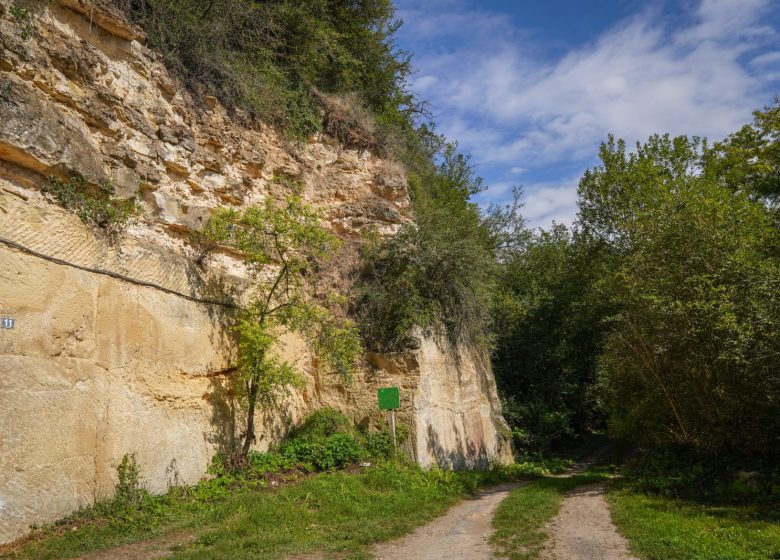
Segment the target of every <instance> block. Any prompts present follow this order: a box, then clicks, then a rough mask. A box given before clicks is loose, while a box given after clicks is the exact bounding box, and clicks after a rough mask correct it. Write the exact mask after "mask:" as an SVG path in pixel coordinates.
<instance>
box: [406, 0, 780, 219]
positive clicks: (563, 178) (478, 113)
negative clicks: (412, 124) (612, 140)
mask: <svg viewBox="0 0 780 560" xmlns="http://www.w3.org/2000/svg"><path fill="white" fill-rule="evenodd" d="M395 3H396V6H397V7H398V15H399V16H400V17H401V18H402V19H403V20H404V25H403V26H402V28H401V30H400V31H399V36H398V43H399V46H400V47H401V48H403V49H405V50H407V51H410V52H412V53H414V57H413V59H412V61H413V64H414V67H415V69H416V73H415V74H414V76H413V77H412V87H413V89H414V90H415V91H416V92H417V93H418V95H419V96H420V97H422V98H423V99H427V100H429V101H430V102H431V104H432V109H433V112H434V117H435V121H436V122H437V124H438V126H439V131H440V132H442V133H444V134H445V135H446V136H447V137H448V138H449V139H450V140H456V141H458V142H459V144H460V146H461V148H462V150H463V151H465V152H467V153H470V154H471V155H472V162H473V163H474V164H475V165H476V168H477V172H478V173H479V174H480V175H481V176H483V177H484V178H485V180H486V183H487V184H488V186H489V188H488V190H487V191H486V192H484V193H482V194H480V195H479V196H478V198H477V200H478V202H480V204H483V205H486V204H488V203H490V202H498V203H501V202H505V201H508V200H509V199H511V192H512V187H513V186H522V187H523V190H524V192H525V196H524V201H525V207H524V210H523V213H524V215H525V216H526V217H527V218H528V219H529V221H530V223H531V225H533V226H537V227H547V226H549V225H550V224H551V223H552V221H557V222H559V223H571V221H572V220H573V219H574V217H575V215H576V198H577V197H576V188H577V181H578V179H579V177H580V176H581V174H582V172H583V171H584V170H585V169H586V168H587V167H590V166H592V165H594V164H595V163H596V159H595V155H596V153H597V151H598V147H599V144H600V142H601V141H602V140H604V138H605V137H606V135H607V134H608V133H609V132H613V133H614V134H615V135H616V136H619V137H622V138H624V139H626V140H627V141H628V142H630V143H632V144H633V143H634V142H636V141H637V140H641V139H645V138H647V137H648V136H649V135H650V134H653V133H656V132H658V133H663V132H670V133H672V134H691V135H693V134H696V135H700V136H706V137H708V138H710V139H719V138H722V137H723V136H725V135H726V134H728V133H729V132H731V131H734V130H736V129H737V128H739V127H740V126H741V125H742V124H744V123H746V122H749V121H750V120H751V112H752V111H753V110H754V109H755V108H758V107H761V106H763V105H765V104H767V103H770V102H771V101H772V99H773V97H774V96H775V95H777V94H780V2H777V1H772V0H690V1H672V0H668V1H662V0H659V1H656V2H646V1H644V2H639V1H636V0H585V1H583V0H580V1H576V0H547V1H542V0H536V1H533V2H532V1H524V2H521V1H517V2H499V1H496V0H488V1H483V2H476V1H472V0H428V1H418V2H413V1H410V0H396V2H395Z"/></svg>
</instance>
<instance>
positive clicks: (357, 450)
mask: <svg viewBox="0 0 780 560" xmlns="http://www.w3.org/2000/svg"><path fill="white" fill-rule="evenodd" d="M281 454H282V455H283V456H284V457H286V458H287V459H288V460H290V461H294V462H295V463H297V464H300V465H301V466H302V467H303V468H305V469H306V470H308V471H328V470H333V469H340V468H344V467H346V466H347V465H349V464H350V463H353V462H355V461H357V460H358V459H360V458H361V457H362V456H363V455H364V454H365V451H364V449H363V447H362V446H361V445H360V444H359V443H358V441H357V439H355V437H354V436H352V435H349V434H333V435H331V436H328V437H326V438H321V439H311V440H300V439H293V440H291V441H288V442H287V443H285V444H284V445H282V447H281Z"/></svg>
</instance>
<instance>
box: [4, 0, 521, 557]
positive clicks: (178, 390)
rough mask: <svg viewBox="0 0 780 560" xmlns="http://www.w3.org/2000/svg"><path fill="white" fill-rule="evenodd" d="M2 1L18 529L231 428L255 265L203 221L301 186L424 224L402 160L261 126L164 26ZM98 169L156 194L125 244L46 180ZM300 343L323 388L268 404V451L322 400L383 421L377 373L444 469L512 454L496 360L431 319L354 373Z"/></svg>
mask: <svg viewBox="0 0 780 560" xmlns="http://www.w3.org/2000/svg"><path fill="white" fill-rule="evenodd" d="M11 6H12V4H11V3H10V2H9V0H0V45H2V54H1V55H0V315H2V316H3V317H12V318H14V319H15V321H16V323H15V328H14V329H2V330H0V543H2V542H6V541H9V540H11V539H14V538H16V537H18V536H20V535H21V534H23V533H24V532H25V531H26V529H27V527H28V526H29V525H30V524H33V523H35V524H40V523H43V522H49V521H53V520H54V519H56V518H58V517H61V516H62V515H64V514H67V513H68V512H70V511H72V510H74V509H76V508H78V507H79V506H83V505H87V504H90V503H92V502H93V501H94V500H95V499H97V498H100V497H103V496H106V495H109V494H110V493H111V491H112V489H113V487H114V485H115V482H116V481H115V476H116V475H115V473H116V466H117V464H118V462H119V461H120V460H121V458H122V456H123V455H124V454H125V453H129V452H135V453H136V454H137V458H138V461H139V463H140V465H141V466H142V469H143V476H144V479H145V482H146V485H147V486H148V488H149V489H150V490H152V491H155V492H162V491H165V489H166V487H167V486H168V485H169V484H174V483H192V482H195V481H197V480H198V479H199V478H200V477H201V476H203V474H204V472H205V469H206V466H207V465H208V462H209V460H210V458H211V456H212V455H213V454H214V453H215V451H216V450H218V449H219V447H220V446H221V445H224V444H225V443H226V442H225V439H226V438H227V437H228V434H227V433H226V426H227V425H228V424H229V421H230V415H231V414H232V409H231V398H232V397H231V394H230V392H229V390H228V383H227V380H228V378H229V376H230V374H231V371H232V368H233V365H234V362H233V355H232V352H233V350H232V348H233V346H232V341H231V338H230V333H229V331H228V330H226V329H225V325H228V324H229V323H230V314H231V313H232V308H231V306H230V303H229V301H227V300H226V299H225V298H224V296H222V295H220V294H221V293H222V292H221V291H220V289H219V287H220V284H221V283H222V282H224V281H227V280H229V281H232V282H235V281H239V282H240V281H241V278H242V274H243V273H242V268H241V266H240V263H239V262H238V261H236V260H235V259H233V258H231V256H230V255H226V254H225V255H217V256H215V257H214V258H213V259H212V262H211V264H212V266H211V267H210V268H211V269H212V272H211V273H207V272H205V271H204V270H203V269H202V268H201V267H199V266H197V265H196V264H194V259H193V248H192V247H191V246H190V241H189V240H190V235H189V233H190V232H192V231H196V230H197V229H198V228H199V227H201V226H202V224H203V223H204V221H205V220H206V219H207V218H208V215H209V213H210V212H211V211H212V209H213V208H215V207H217V206H219V205H235V206H242V205H250V204H254V203H257V202H259V201H262V200H263V199H264V198H265V197H267V196H272V197H273V196H280V195H281V194H283V193H280V192H278V190H279V189H280V187H279V185H278V184H277V182H275V181H274V177H278V176H280V175H283V176H288V177H295V178H296V179H297V180H300V181H301V182H302V184H303V185H304V197H305V199H306V200H307V201H308V202H309V203H311V204H314V205H316V206H318V207H320V208H322V209H323V210H324V212H325V215H326V218H327V221H328V222H329V224H330V225H331V227H332V228H333V229H334V231H336V232H337V233H338V234H339V235H341V236H342V237H344V238H346V239H349V238H350V237H355V236H356V235H358V234H359V232H360V230H361V229H362V228H365V227H367V226H372V227H376V228H378V229H379V230H380V231H381V232H382V233H384V234H392V233H393V232H394V231H396V230H397V228H398V227H399V225H400V224H401V223H403V222H404V221H405V220H409V219H411V218H410V214H409V197H408V192H407V188H406V181H405V178H404V174H403V171H402V169H401V168H400V167H399V166H398V165H395V164H393V163H392V162H388V161H383V160H381V159H379V158H377V157H375V156H374V155H372V154H370V153H369V152H365V151H357V150H351V149H345V148H343V147H342V146H340V145H339V144H338V143H337V142H335V141H334V140H333V139H332V138H328V137H326V136H320V137H317V138H312V139H311V141H310V142H309V143H307V144H306V145H305V146H302V147H292V146H289V145H288V143H287V142H285V141H284V139H282V138H280V137H279V136H278V135H277V134H276V133H275V132H274V131H272V130H270V129H267V128H265V127H262V126H260V125H257V126H254V127H246V126H240V125H239V124H237V123H236V122H234V121H233V120H232V119H231V118H230V117H229V116H228V115H227V114H226V112H225V111H224V110H223V109H222V108H221V107H220V106H219V104H218V103H217V102H216V101H215V100H209V102H210V107H209V109H208V110H200V109H197V108H196V107H195V106H194V105H193V103H192V102H191V100H190V99H189V98H188V96H187V94H186V93H185V92H184V91H183V90H182V89H181V88H179V87H177V85H176V83H175V82H174V81H173V80H172V79H171V78H170V77H169V75H168V73H167V72H166V70H165V68H164V66H163V65H162V64H161V62H160V61H159V59H158V57H157V56H155V54H154V53H153V52H151V51H150V50H149V49H147V48H146V47H144V45H143V33H142V32H141V31H140V30H138V29H135V28H133V27H132V26H131V25H128V24H127V23H126V22H124V21H123V20H122V19H121V18H119V17H117V16H116V15H115V14H112V13H111V11H110V10H106V9H104V8H101V7H100V6H99V5H92V4H91V3H87V2H86V1H85V0H60V2H59V4H57V3H48V4H45V5H43V6H42V7H41V8H40V9H37V10H35V12H34V13H33V14H32V15H31V16H29V18H27V19H25V20H24V21H22V19H21V18H19V17H18V14H14V12H13V11H12V10H11ZM71 173H79V174H81V175H83V176H84V177H85V178H86V179H87V180H89V181H92V182H96V183H97V182H99V181H102V180H110V181H111V182H112V183H113V184H114V185H115V187H116V189H117V192H118V193H119V194H120V195H122V196H125V197H129V196H133V195H138V196H139V198H140V200H141V205H142V208H143V216H142V218H141V219H140V220H138V221H137V222H136V223H134V224H133V225H132V226H131V227H130V228H129V230H128V231H127V232H126V234H125V235H123V236H122V237H121V238H120V239H119V240H118V241H113V242H109V241H108V240H107V239H105V238H104V237H103V236H101V235H100V234H99V233H96V232H94V231H92V230H91V229H89V228H87V227H86V226H85V225H84V224H83V223H82V222H81V221H80V220H79V218H78V217H76V216H74V215H73V214H71V213H69V212H67V211H65V210H63V209H62V208H60V207H59V206H57V205H55V204H53V203H52V202H50V201H49V200H48V199H47V198H46V197H45V196H44V194H42V192H41V190H40V185H41V184H42V183H43V182H44V181H45V178H46V177H47V176H49V175H59V176H63V177H64V176H67V175H69V174H71ZM284 351H285V354H286V356H287V357H288V359H290V360H292V361H294V362H295V363H296V364H297V365H298V368H299V369H300V370H301V371H302V372H303V373H304V374H305V377H306V386H305V388H304V389H302V390H301V391H299V392H298V393H297V394H296V395H294V396H293V397H292V398H291V399H290V400H289V402H287V403H286V404H285V406H284V409H283V410H277V411H267V412H265V413H259V415H258V425H259V433H260V434H262V436H261V437H260V441H259V442H258V446H259V447H260V448H266V447H267V446H268V445H269V444H271V443H272V442H274V441H277V440H278V439H279V437H280V436H281V435H282V434H283V432H284V430H285V429H286V428H287V427H288V426H289V425H290V422H293V421H295V420H297V419H298V418H300V417H301V416H303V415H305V414H306V413H307V412H309V411H311V410H313V409H316V408H320V407H323V406H333V407H336V408H339V409H341V410H343V411H344V412H345V413H346V414H348V415H349V416H350V417H351V418H352V419H353V420H354V421H355V422H362V423H364V424H371V425H374V426H378V425H381V424H382V423H383V418H382V416H381V415H380V413H379V412H378V411H377V410H376V404H375V394H376V389H377V388H378V387H381V386H387V385H399V386H400V387H401V390H402V395H403V409H402V411H401V418H400V419H401V421H403V422H406V423H407V424H409V426H410V427H411V428H412V430H411V432H412V437H411V440H412V441H411V442H410V444H409V445H410V450H411V451H412V452H413V453H414V455H415V457H416V458H417V460H418V461H419V462H420V463H422V464H424V465H432V464H440V465H454V466H458V467H466V466H479V465H484V464H486V463H487V461H489V460H491V459H495V460H498V461H507V460H511V453H510V450H509V445H508V442H507V439H506V434H505V427H504V423H503V419H502V418H501V412H500V406H499V404H498V400H497V397H496V390H495V383H494V380H493V376H492V373H491V371H490V367H489V364H488V363H487V362H486V361H485V359H484V357H483V356H481V355H479V353H478V352H476V351H475V350H473V349H470V348H460V349H454V348H451V347H450V346H449V345H448V344H446V343H443V342H441V341H437V340H436V339H435V338H433V337H431V336H423V337H422V344H421V347H420V348H419V349H418V350H416V351H413V352H409V353H408V354H404V355H395V356H380V355H371V356H368V359H367V363H366V366H365V368H363V370H362V371H361V373H360V374H359V375H358V376H357V378H356V379H355V380H354V382H353V383H352V384H351V385H350V386H343V385H342V384H340V383H339V381H338V380H337V379H336V378H335V377H333V376H331V375H329V374H327V373H325V372H323V371H321V370H319V369H318V368H317V363H316V360H314V359H313V358H312V356H310V355H309V354H308V352H307V351H306V349H305V347H304V346H303V344H301V342H300V341H299V340H297V339H295V338H293V337H287V340H286V346H285V350H284Z"/></svg>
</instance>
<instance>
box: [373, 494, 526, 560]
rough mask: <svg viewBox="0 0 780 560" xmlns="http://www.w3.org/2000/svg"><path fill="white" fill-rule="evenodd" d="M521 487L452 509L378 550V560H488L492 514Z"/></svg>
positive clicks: (380, 546) (491, 555) (473, 499)
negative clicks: (512, 492) (502, 501)
mask: <svg viewBox="0 0 780 560" xmlns="http://www.w3.org/2000/svg"><path fill="white" fill-rule="evenodd" d="M517 486H519V484H517V483H515V484H502V485H500V486H496V487H495V488H492V489H490V490H486V491H483V492H481V493H479V494H477V495H476V496H474V497H473V498H470V499H468V500H465V501H464V502H461V503H460V504H458V505H456V506H455V507H453V508H451V509H450V510H449V511H448V512H447V513H446V514H445V515H443V516H441V517H439V518H437V519H435V520H433V521H432V522H431V523H429V524H427V525H424V526H423V527H420V528H419V529H417V530H416V531H415V532H414V533H411V534H409V535H407V536H405V537H402V538H400V539H398V540H396V541H391V542H388V543H384V544H382V545H379V546H377V547H376V548H375V549H374V554H375V556H376V558H377V560H456V559H459V558H464V559H465V558H468V559H469V560H489V559H490V558H493V548H492V547H491V546H490V543H489V542H488V539H489V538H490V535H491V533H492V532H493V528H492V526H491V522H492V520H493V514H494V513H495V511H496V508H497V507H498V504H500V503H501V500H503V499H504V498H506V497H507V495H509V493H510V492H511V491H512V490H514V489H515V488H517Z"/></svg>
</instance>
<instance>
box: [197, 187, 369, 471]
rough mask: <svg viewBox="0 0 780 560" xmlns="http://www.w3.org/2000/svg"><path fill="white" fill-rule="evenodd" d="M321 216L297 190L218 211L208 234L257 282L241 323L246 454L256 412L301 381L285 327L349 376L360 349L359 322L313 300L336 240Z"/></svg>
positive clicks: (240, 364)
mask: <svg viewBox="0 0 780 560" xmlns="http://www.w3.org/2000/svg"><path fill="white" fill-rule="evenodd" d="M321 219H322V218H321V215H320V214H319V212H317V211H316V210H313V209H312V208H310V207H309V206H307V205H306V204H304V203H303V202H302V200H301V198H300V197H299V196H298V195H292V196H291V197H289V198H288V199H287V201H286V202H285V203H284V204H283V205H277V204H274V203H273V202H272V201H270V200H269V201H268V202H267V203H266V204H265V205H264V206H261V207H252V208H248V209H246V210H243V211H238V210H233V209H220V210H218V211H216V212H215V214H214V215H213V216H212V218H211V220H210V221H209V223H208V225H207V226H206V228H205V229H204V232H203V237H204V239H207V240H210V241H212V242H216V243H218V244H220V245H222V246H227V247H230V248H232V249H233V250H235V251H237V252H239V254H241V255H242V256H243V259H244V262H245V263H246V266H247V268H248V269H249V272H250V275H251V278H252V283H251V285H250V286H249V288H248V290H247V293H246V294H244V297H243V300H244V301H245V305H244V306H243V308H242V310H241V313H240V317H239V320H238V322H237V325H236V332H237V334H238V372H239V379H240V381H241V384H242V387H243V394H244V397H245V399H246V431H245V432H244V436H243V445H242V449H241V452H242V454H243V455H244V456H246V454H247V453H248V452H249V450H250V447H251V445H252V443H253V442H254V441H255V423H254V421H255V409H256V407H257V405H258V403H260V404H266V405H269V404H273V403H275V402H276V401H277V400H278V399H279V398H281V397H284V396H285V395H287V394H289V391H290V389H291V388H292V387H295V386H296V385H298V384H299V383H300V379H299V376H298V373H297V372H296V371H295V369H294V368H293V367H292V366H291V365H290V364H288V363H287V362H284V361H283V360H282V359H281V358H280V357H279V355H278V352H276V350H277V349H278V344H279V335H280V334H281V333H282V332H285V331H293V332H297V333H299V334H301V335H302V336H303V337H304V338H305V339H306V340H308V341H309V343H310V345H311V347H312V349H313V350H314V351H315V353H317V354H318V355H319V356H321V357H322V358H323V359H324V361H325V362H326V363H327V364H328V365H329V366H330V367H331V368H332V369H333V370H335V371H336V372H337V373H338V374H339V375H340V376H341V377H342V379H344V380H345V381H348V380H349V379H350V378H351V376H352V374H353V372H354V371H355V367H356V360H357V358H358V356H359V354H360V353H361V352H362V347H361V344H360V339H359V334H358V331H357V329H356V327H355V326H354V324H353V322H352V321H350V320H349V319H347V318H345V317H341V316H339V315H337V314H335V313H333V312H331V310H329V309H328V308H327V307H325V306H324V305H323V303H321V302H318V301H316V300H315V299H314V297H313V292H312V287H311V280H310V279H311V276H312V275H313V273H314V272H315V270H316V266H317V261H318V259H323V258H325V257H326V256H327V255H329V254H332V253H333V250H334V249H335V247H336V245H337V244H338V240H337V238H336V237H335V236H334V235H333V234H331V233H330V232H329V231H327V230H326V229H325V228H323V227H322V226H321V225H320V222H321Z"/></svg>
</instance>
